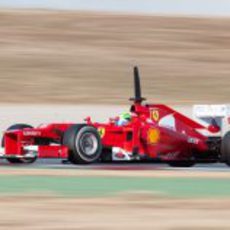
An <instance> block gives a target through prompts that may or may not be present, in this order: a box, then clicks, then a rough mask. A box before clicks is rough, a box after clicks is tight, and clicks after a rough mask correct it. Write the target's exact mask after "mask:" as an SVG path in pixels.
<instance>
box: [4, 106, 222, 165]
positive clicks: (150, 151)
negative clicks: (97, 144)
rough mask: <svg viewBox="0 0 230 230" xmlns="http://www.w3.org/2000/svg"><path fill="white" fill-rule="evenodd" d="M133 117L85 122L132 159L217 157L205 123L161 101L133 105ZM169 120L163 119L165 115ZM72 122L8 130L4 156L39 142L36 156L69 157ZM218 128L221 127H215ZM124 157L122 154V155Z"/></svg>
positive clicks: (107, 143) (105, 142) (104, 142)
mask: <svg viewBox="0 0 230 230" xmlns="http://www.w3.org/2000/svg"><path fill="white" fill-rule="evenodd" d="M131 113H132V118H131V121H130V122H129V123H128V124H126V125H123V126H118V125H117V124H116V119H110V121H109V122H108V123H95V122H92V121H91V119H90V118H87V119H86V124H88V125H92V126H94V127H95V128H97V129H98V131H99V133H100V135H101V140H102V145H103V148H113V147H119V148H121V149H123V150H125V151H127V152H131V153H132V155H133V159H140V160H141V159H154V160H155V159H157V160H162V161H175V160H196V161H199V160H202V161H213V160H216V159H218V157H219V155H218V154H219V153H218V146H214V147H215V148H214V149H215V151H214V150H213V148H210V143H209V138H208V137H207V136H204V135H202V134H200V132H199V130H202V129H203V130H205V129H206V130H208V129H207V128H206V127H204V126H202V125H200V124H198V123H197V122H195V121H193V120H191V119H190V118H187V117H186V116H184V115H182V114H181V113H178V112H176V111H174V110H173V109H171V108H169V107H167V106H165V105H160V104H153V105H142V104H141V103H134V104H133V105H132V107H131ZM167 118H169V119H168V120H169V121H170V122H171V124H170V122H169V124H167V122H166V123H164V122H163V121H164V120H163V119H165V120H167ZM71 125H73V124H55V123H54V124H49V125H44V126H40V127H38V128H25V129H23V130H13V131H6V132H5V135H4V144H5V156H6V157H8V156H17V157H18V156H23V155H25V154H28V150H26V149H25V147H26V146H38V149H37V157H40V158H67V157H68V148H67V147H66V146H64V145H62V138H63V134H64V132H65V131H66V130H67V129H68V128H69V127H70V126H71ZM212 131H213V132H217V131H218V129H215V127H214V129H212ZM121 158H122V156H121Z"/></svg>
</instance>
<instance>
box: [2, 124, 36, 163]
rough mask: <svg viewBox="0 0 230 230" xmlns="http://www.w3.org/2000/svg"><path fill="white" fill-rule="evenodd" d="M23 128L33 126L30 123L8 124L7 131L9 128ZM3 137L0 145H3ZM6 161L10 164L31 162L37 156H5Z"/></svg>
mask: <svg viewBox="0 0 230 230" xmlns="http://www.w3.org/2000/svg"><path fill="white" fill-rule="evenodd" d="M25 128H33V126H31V125H27V124H15V125H12V126H10V127H9V128H8V129H7V131H9V130H17V129H19V130H22V129H25ZM4 145H5V144H4V137H3V138H2V147H4ZM6 159H7V161H8V162H10V163H11V164H32V163H34V162H35V161H36V159H37V157H33V158H14V157H11V158H6Z"/></svg>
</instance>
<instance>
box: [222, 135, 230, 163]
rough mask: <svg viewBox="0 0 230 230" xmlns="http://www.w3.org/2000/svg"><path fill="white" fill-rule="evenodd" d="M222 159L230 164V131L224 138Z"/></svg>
mask: <svg viewBox="0 0 230 230" xmlns="http://www.w3.org/2000/svg"><path fill="white" fill-rule="evenodd" d="M221 160H222V162H225V163H226V164H227V165H228V166H230V132H227V133H226V134H225V135H224V137H223V139H222V143H221Z"/></svg>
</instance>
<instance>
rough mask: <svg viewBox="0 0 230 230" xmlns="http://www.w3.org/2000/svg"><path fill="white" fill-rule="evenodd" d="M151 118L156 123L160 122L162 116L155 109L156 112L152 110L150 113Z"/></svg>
mask: <svg viewBox="0 0 230 230" xmlns="http://www.w3.org/2000/svg"><path fill="white" fill-rule="evenodd" d="M150 113H151V114H150V116H151V119H152V120H153V121H155V122H158V121H159V119H160V114H159V111H158V110H156V109H154V110H151V112H150Z"/></svg>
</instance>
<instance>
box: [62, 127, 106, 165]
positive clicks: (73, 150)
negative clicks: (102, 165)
mask: <svg viewBox="0 0 230 230" xmlns="http://www.w3.org/2000/svg"><path fill="white" fill-rule="evenodd" d="M63 145H65V146H67V147H68V149H69V161H70V162H71V163H73V164H90V163H94V162H96V161H97V160H98V159H99V158H100V156H101V151H102V144H101V138H100V135H99V133H98V131H97V130H96V129H95V128H94V127H92V126H87V125H84V124H79V125H73V126H71V127H70V128H69V129H68V130H67V131H66V132H65V134H64V137H63Z"/></svg>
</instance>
